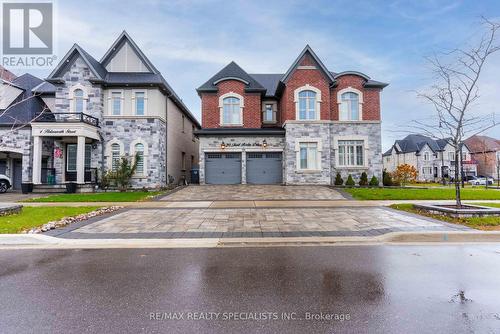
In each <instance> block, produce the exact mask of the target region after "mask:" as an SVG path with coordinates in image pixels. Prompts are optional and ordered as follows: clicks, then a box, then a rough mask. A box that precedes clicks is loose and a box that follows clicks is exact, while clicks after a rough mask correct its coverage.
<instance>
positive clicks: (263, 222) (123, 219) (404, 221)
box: [50, 207, 469, 239]
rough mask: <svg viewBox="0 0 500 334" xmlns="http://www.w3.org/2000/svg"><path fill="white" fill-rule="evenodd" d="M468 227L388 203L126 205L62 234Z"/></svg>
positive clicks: (212, 234) (331, 232) (336, 232)
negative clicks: (205, 206)
mask: <svg viewBox="0 0 500 334" xmlns="http://www.w3.org/2000/svg"><path fill="white" fill-rule="evenodd" d="M460 230H469V228H467V227H462V226H457V225H451V224H446V223H443V222H439V221H436V220H432V219H428V218H425V217H420V216H416V215H412V214H407V213H402V212H399V211H395V210H392V209H389V208H380V207H379V208H373V207H372V208H366V207H358V208H302V209H297V208H294V209H279V208H269V209H156V210H155V209H126V210H124V211H122V212H121V213H118V214H115V215H113V216H111V217H106V218H100V219H97V220H94V221H91V222H90V223H86V225H85V224H82V226H75V227H73V229H72V228H71V227H70V229H69V230H64V229H63V230H55V231H52V232H53V233H50V235H53V236H59V237H63V238H89V239H99V238H110V239H112V238H234V237H304V236H306V237H307V236H318V237H323V236H376V235H381V234H385V233H389V232H398V231H415V232H424V231H460Z"/></svg>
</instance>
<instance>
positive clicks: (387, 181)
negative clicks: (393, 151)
mask: <svg viewBox="0 0 500 334" xmlns="http://www.w3.org/2000/svg"><path fill="white" fill-rule="evenodd" d="M382 184H383V185H384V186H385V187H390V186H393V185H394V182H393V181H392V175H391V173H388V172H387V171H386V170H385V169H384V171H383V172H382Z"/></svg>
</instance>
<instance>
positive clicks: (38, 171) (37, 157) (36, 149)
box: [33, 136, 42, 184]
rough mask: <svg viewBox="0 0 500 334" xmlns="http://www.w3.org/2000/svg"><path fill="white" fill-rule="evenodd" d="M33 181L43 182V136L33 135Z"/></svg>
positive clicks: (35, 182)
mask: <svg viewBox="0 0 500 334" xmlns="http://www.w3.org/2000/svg"><path fill="white" fill-rule="evenodd" d="M33 183H34V184H40V183H42V138H41V137H38V136H35V137H33Z"/></svg>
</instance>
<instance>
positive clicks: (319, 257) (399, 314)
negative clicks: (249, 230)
mask: <svg viewBox="0 0 500 334" xmlns="http://www.w3.org/2000/svg"><path fill="white" fill-rule="evenodd" d="M499 277H500V245H498V246H496V245H481V246H479V245H468V246H459V245H457V246H453V245H451V246H448V245H447V246H360V247H354V246H353V247H314V248H313V247H303V248H231V249H122V250H117V249H114V250H113V249H108V250H57V251H41V250H36V251H35V250H34V251H24V250H22V251H21V250H18V251H1V252H0V327H1V328H0V332H2V333H23V332H32V331H35V332H37V333H40V332H41V333H49V332H50V333H70V332H79V333H81V332H84V331H86V332H96V333H98V332H103V331H104V328H106V331H107V332H109V333H115V332H116V333H124V332H167V333H239V332H245V333H277V332H282V333H284V332H286V333H332V332H335V333H337V332H353V333H470V332H481V333H482V332H495V331H496V330H497V329H498V328H500V299H499V298H498V297H499V296H500V295H499V291H500V279H499Z"/></svg>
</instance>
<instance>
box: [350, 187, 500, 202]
mask: <svg viewBox="0 0 500 334" xmlns="http://www.w3.org/2000/svg"><path fill="white" fill-rule="evenodd" d="M344 190H345V191H346V192H348V193H349V194H351V195H352V197H354V198H355V199H360V200H411V199H414V200H449V199H455V189H454V188H428V189H415V188H406V189H405V188H345V189H344ZM461 195H462V199H463V200H482V199H484V200H500V191H499V190H495V189H484V188H480V189H478V188H464V189H462V191H461Z"/></svg>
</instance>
